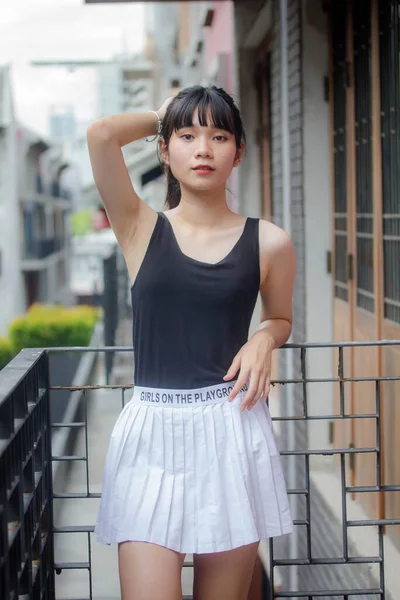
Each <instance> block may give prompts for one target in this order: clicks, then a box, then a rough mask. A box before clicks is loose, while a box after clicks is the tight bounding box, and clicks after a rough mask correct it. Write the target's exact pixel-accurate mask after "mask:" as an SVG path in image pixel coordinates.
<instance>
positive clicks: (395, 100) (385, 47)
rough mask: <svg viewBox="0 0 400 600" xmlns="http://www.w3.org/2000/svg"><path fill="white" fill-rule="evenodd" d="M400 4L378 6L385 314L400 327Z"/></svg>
mask: <svg viewBox="0 0 400 600" xmlns="http://www.w3.org/2000/svg"><path fill="white" fill-rule="evenodd" d="M399 31H400V29H399V2H398V0H385V1H383V0H381V1H380V2H379V33H380V36H379V44H380V77H381V129H382V178H383V181H382V185H383V254H384V295H385V303H384V314H385V318H387V319H389V320H391V321H394V322H396V323H400V277H399V273H400V181H399V177H400V128H399V119H400V81H399V66H400V64H399V52H400V45H399Z"/></svg>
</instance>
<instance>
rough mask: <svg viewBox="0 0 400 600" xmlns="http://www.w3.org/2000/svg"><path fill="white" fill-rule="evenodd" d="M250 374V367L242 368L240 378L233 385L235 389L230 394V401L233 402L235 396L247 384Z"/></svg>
mask: <svg viewBox="0 0 400 600" xmlns="http://www.w3.org/2000/svg"><path fill="white" fill-rule="evenodd" d="M249 374H250V369H247V370H243V369H241V371H240V373H239V377H238V380H237V382H236V383H235V385H234V386H233V389H232V391H231V393H230V394H229V396H228V402H231V401H232V400H233V399H234V398H235V396H236V395H237V394H238V393H239V392H240V390H241V389H242V387H243V386H244V385H245V383H247V380H248V378H249Z"/></svg>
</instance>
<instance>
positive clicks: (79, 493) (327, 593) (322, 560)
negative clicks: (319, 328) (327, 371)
mask: <svg viewBox="0 0 400 600" xmlns="http://www.w3.org/2000/svg"><path fill="white" fill-rule="evenodd" d="M376 346H385V347H388V346H396V347H397V348H399V347H400V341H382V342H353V343H351V342H347V343H333V344H290V345H287V346H285V347H283V348H282V349H281V350H279V352H280V353H283V354H284V353H285V351H286V349H287V348H291V349H292V351H293V352H294V353H296V354H297V353H298V355H299V360H300V363H301V373H300V376H299V377H298V378H295V379H293V380H290V381H288V380H278V381H274V382H273V384H274V385H278V386H279V385H282V384H285V385H288V384H289V385H295V386H296V387H298V388H299V390H300V391H301V394H302V400H303V413H302V414H296V415H288V416H284V417H283V416H282V417H278V418H275V419H274V421H285V422H289V421H296V422H299V421H302V422H303V423H307V422H311V421H319V422H322V421H328V422H332V421H339V422H340V421H341V422H342V423H343V422H345V421H347V420H354V419H370V420H371V419H372V420H374V422H375V426H376V444H375V445H373V446H371V447H363V446H361V445H360V446H358V447H355V448H354V447H350V448H337V449H330V448H321V449H318V450H309V449H308V448H299V449H296V450H294V449H292V448H287V447H286V448H281V455H282V458H283V460H285V459H286V457H289V456H296V457H297V458H298V459H302V460H304V464H305V478H304V485H302V486H301V487H299V488H298V489H289V490H288V492H289V495H290V496H292V497H293V496H295V497H296V500H297V499H302V500H304V504H305V512H304V514H303V515H299V516H301V517H303V518H299V519H296V521H295V526H296V527H297V528H299V536H303V541H304V544H301V547H303V546H305V547H306V555H305V556H304V555H301V556H298V557H297V556H292V557H290V558H287V557H285V558H280V557H278V556H277V555H276V552H275V547H274V542H273V541H271V542H270V560H271V565H270V573H271V583H272V586H271V590H270V591H269V592H268V594H267V596H266V598H268V600H272V599H273V598H308V600H312V599H313V598H340V599H341V598H343V599H344V600H350V598H352V597H366V598H369V597H371V598H379V600H385V598H387V595H386V588H385V556H384V534H385V529H386V530H387V529H388V528H389V527H392V526H398V525H400V514H399V515H396V517H397V518H391V519H385V518H383V519H374V518H370V519H366V520H351V519H350V518H349V517H348V499H349V498H350V497H351V496H352V495H354V494H355V493H357V494H363V493H367V494H368V493H382V492H385V493H386V494H392V493H393V494H396V492H397V493H398V492H400V485H385V484H384V483H383V478H382V465H383V457H382V446H383V444H382V439H381V427H382V417H381V403H382V393H383V382H387V381H391V382H395V381H397V382H398V381H399V380H400V374H399V373H397V374H396V376H391V377H378V376H374V375H373V374H371V376H370V377H355V378H345V377H344V373H345V372H347V368H346V365H345V357H348V356H349V355H348V354H347V353H346V352H345V348H348V347H359V348H362V347H376ZM326 348H334V351H335V352H336V353H337V358H338V369H337V374H336V375H335V376H333V377H330V378H311V377H308V376H307V373H306V364H307V360H308V354H309V353H310V352H312V351H318V352H323V351H324V349H326ZM84 350H85V351H86V352H96V353H97V352H105V353H107V352H132V348H127V347H112V348H108V347H101V348H86V349H84ZM82 351H83V349H82V348H68V350H65V349H64V348H54V349H53V348H52V349H51V350H49V352H51V353H56V354H60V353H61V354H62V353H64V352H68V353H69V352H79V353H80V352H82ZM47 358H48V357H47V356H46V352H44V351H37V350H24V351H23V352H22V354H20V355H19V356H18V357H16V358H15V359H14V360H13V361H12V362H11V363H10V364H9V365H8V366H7V367H5V369H4V370H3V371H2V373H1V374H0V431H1V437H0V469H1V471H0V474H1V478H2V479H1V480H2V483H3V482H5V485H2V486H1V488H0V489H1V496H0V523H1V528H0V578H1V581H0V586H1V587H0V591H1V598H2V600H3V599H4V600H14V599H16V598H17V597H18V596H19V597H21V596H22V597H23V596H24V595H25V597H26V598H28V597H29V598H33V599H36V598H37V599H39V598H49V600H53V599H54V598H55V592H54V580H53V575H52V570H51V565H53V555H54V550H53V538H52V535H50V532H51V531H52V533H53V534H56V535H63V536H65V535H79V536H81V539H80V544H79V546H80V547H82V536H85V537H86V544H87V560H85V561H82V562H76V561H74V560H71V561H69V562H68V561H66V562H63V563H57V562H56V563H54V565H53V566H54V569H55V572H56V573H61V572H62V571H64V570H65V571H72V572H75V571H80V572H82V571H86V572H87V574H88V584H87V591H86V590H82V595H81V596H80V597H84V596H85V595H86V597H87V598H89V599H90V600H92V598H94V596H93V563H92V552H91V533H92V532H93V530H94V525H93V524H92V523H84V524H82V522H81V523H80V524H76V525H68V526H62V525H60V526H54V521H53V509H52V498H53V499H57V500H61V501H63V502H71V503H72V502H74V501H76V499H77V498H79V499H82V500H83V501H84V502H86V501H87V502H90V501H92V499H93V498H97V499H98V498H99V497H100V493H98V492H94V491H93V488H92V484H91V481H90V468H89V467H90V463H91V462H94V461H96V460H98V458H97V457H96V456H93V455H91V454H89V444H88V429H89V427H90V423H89V419H88V410H87V393H88V392H89V391H93V392H96V390H99V389H109V390H111V389H114V390H119V393H120V400H121V408H122V407H123V406H124V404H125V401H126V399H127V398H126V390H128V389H131V388H132V385H128V384H126V385H90V386H80V387H71V386H62V389H69V390H71V391H76V392H78V393H79V392H82V391H83V392H84V396H83V398H84V407H83V411H82V416H81V417H79V419H80V420H79V421H74V422H71V423H53V424H52V428H53V429H54V430H56V429H59V428H60V427H63V428H67V429H71V430H81V431H83V433H84V444H83V447H84V452H83V453H82V454H78V453H77V452H76V451H75V452H72V453H71V454H68V455H60V456H52V457H51V458H52V460H53V461H54V462H59V461H62V462H64V463H68V464H69V465H70V466H71V467H73V466H74V465H83V466H84V472H85V485H84V486H83V487H82V489H79V490H78V489H74V491H73V492H71V493H69V492H68V493H67V492H59V493H53V491H52V479H51V469H50V444H49V439H50V437H49V429H50V419H49V403H48V397H49V389H51V390H54V391H55V390H58V389H59V387H58V386H53V387H51V388H49V385H48V375H47ZM14 372H15V373H17V376H16V377H14V380H13V379H12V377H10V374H11V373H14ZM366 381H369V382H373V383H374V389H375V410H374V411H373V412H372V413H371V414H369V413H366V412H363V413H360V414H358V413H357V414H355V413H347V412H346V409H345V406H346V403H345V397H346V389H347V387H346V386H349V384H350V383H351V384H352V385H354V386H357V385H361V386H362V385H365V382H366ZM10 382H11V383H10ZM315 384H317V385H319V386H321V385H322V384H323V385H324V386H330V385H338V386H339V388H340V410H339V412H338V414H326V415H315V414H310V412H309V410H308V406H307V404H308V402H307V389H308V386H310V385H315ZM385 389H386V388H385ZM93 399H94V402H96V396H94V398H93ZM386 401H387V399H386ZM357 454H362V455H370V456H372V457H374V464H375V474H376V485H365V486H357V487H355V486H352V485H351V483H349V480H348V471H346V462H347V460H346V457H348V456H350V457H353V458H355V457H356V455H357ZM322 455H324V456H328V455H336V456H337V457H338V460H339V472H340V484H341V513H342V519H341V531H342V542H343V551H342V553H341V554H340V555H339V556H336V557H332V556H329V557H321V556H318V557H316V556H315V553H314V550H313V527H314V526H315V523H313V520H312V519H313V517H312V511H311V503H312V500H313V488H312V485H311V478H310V461H311V460H312V457H313V456H322ZM71 506H73V505H72V504H71ZM82 512H83V513H84V511H82ZM399 512H400V511H399ZM71 514H73V511H71ZM77 518H79V515H77ZM356 527H357V528H359V527H374V528H376V529H377V532H378V551H377V553H376V555H374V556H363V555H362V556H360V555H357V556H355V555H354V553H353V552H352V551H351V546H350V542H349V530H350V529H351V528H356ZM10 529H11V532H10ZM373 564H375V565H378V568H379V576H378V580H377V581H376V582H372V583H370V584H369V585H366V587H364V588H362V587H356V586H354V587H352V588H351V589H349V588H348V587H345V586H343V585H341V584H342V582H341V580H340V576H336V573H335V576H336V580H335V583H334V584H332V586H331V587H329V588H326V589H314V590H311V589H305V590H294V589H292V590H291V589H286V590H281V591H275V592H274V594H273V593H272V589H273V587H274V586H273V584H274V572H275V569H276V567H278V566H279V567H280V568H286V567H296V568H313V566H314V565H328V566H329V565H331V566H332V565H343V566H349V565H351V566H352V567H353V568H355V569H357V568H360V569H361V568H363V567H365V566H366V565H373ZM31 565H32V567H34V568H33V570H31ZM186 566H189V567H190V566H192V565H191V564H190V563H187V564H186ZM369 581H371V580H369Z"/></svg>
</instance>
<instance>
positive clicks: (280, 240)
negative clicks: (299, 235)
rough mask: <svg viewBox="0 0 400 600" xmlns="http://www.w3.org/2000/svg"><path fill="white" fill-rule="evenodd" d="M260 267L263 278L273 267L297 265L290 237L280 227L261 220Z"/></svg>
mask: <svg viewBox="0 0 400 600" xmlns="http://www.w3.org/2000/svg"><path fill="white" fill-rule="evenodd" d="M259 245H260V266H261V271H262V276H263V278H264V277H265V276H266V275H267V274H268V272H269V271H270V269H271V267H272V266H273V265H281V264H282V263H285V265H286V266H289V264H290V263H291V264H292V265H295V263H296V253H295V250H294V246H293V242H292V240H291V238H290V236H289V235H288V234H287V233H286V231H284V230H283V229H281V227H278V226H277V225H274V223H271V222H270V221H266V220H264V219H260V228H259Z"/></svg>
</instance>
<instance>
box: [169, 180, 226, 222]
mask: <svg viewBox="0 0 400 600" xmlns="http://www.w3.org/2000/svg"><path fill="white" fill-rule="evenodd" d="M181 190H182V197H181V201H180V203H179V204H178V206H177V207H176V208H175V209H173V211H174V213H175V214H176V215H177V216H179V218H181V219H183V220H184V221H186V222H187V223H190V224H193V225H194V224H196V225H206V226H209V225H216V224H219V225H220V224H221V221H222V220H223V219H224V218H225V217H226V216H227V215H229V214H231V213H232V211H231V210H230V209H229V207H228V205H227V203H226V189H225V185H224V186H223V187H221V188H217V189H215V188H214V189H213V190H211V191H204V192H198V191H196V192H193V191H191V190H188V189H185V188H183V187H181Z"/></svg>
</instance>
